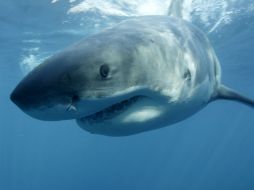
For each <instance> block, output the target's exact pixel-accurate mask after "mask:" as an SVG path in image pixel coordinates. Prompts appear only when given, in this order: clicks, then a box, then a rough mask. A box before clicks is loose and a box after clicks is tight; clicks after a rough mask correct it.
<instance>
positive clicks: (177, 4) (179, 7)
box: [168, 0, 183, 18]
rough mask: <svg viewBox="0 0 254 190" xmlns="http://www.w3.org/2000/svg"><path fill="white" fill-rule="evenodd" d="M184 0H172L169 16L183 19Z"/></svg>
mask: <svg viewBox="0 0 254 190" xmlns="http://www.w3.org/2000/svg"><path fill="white" fill-rule="evenodd" d="M182 11H183V0H172V1H171V3H170V5H169V8H168V16H174V17H177V18H183V13H182Z"/></svg>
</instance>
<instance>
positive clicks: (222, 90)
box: [215, 85, 254, 108]
mask: <svg viewBox="0 0 254 190" xmlns="http://www.w3.org/2000/svg"><path fill="white" fill-rule="evenodd" d="M217 93H218V94H217V96H216V97H215V99H225V100H232V101H237V102H240V103H243V104H246V105H248V106H250V107H252V108H254V100H253V99H250V98H247V97H245V96H243V95H241V94H239V93H237V92H235V91H234V90H232V89H230V88H228V87H226V86H224V85H220V86H219V88H218V92H217Z"/></svg>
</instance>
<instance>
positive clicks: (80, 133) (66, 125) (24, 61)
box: [0, 0, 254, 190]
mask: <svg viewBox="0 0 254 190" xmlns="http://www.w3.org/2000/svg"><path fill="white" fill-rule="evenodd" d="M170 2H171V1H168V2H167V1H162V0H149V1H147V2H146V3H144V2H142V1H140V0H135V1H130V2H128V1H126V0H119V1H113V0H105V1H102V0H94V1H92V0H90V1H89V0H85V1H84V0H83V1H81V0H80V1H78V0H76V1H75V0H70V1H65V0H58V1H57V0H53V1H52V0H45V1H33V0H22V1H18V0H9V1H3V0H2V1H0V5H1V6H0V9H1V11H0V42H1V43H0V87H1V88H0V122H1V123H0V189H1V190H17V189H18V190H45V189H47V190H51V189H52V190H53V189H61V190H69V189H73V190H84V189H88V190H101V189H110V190H115V189H117V190H118V189H121V190H130V189H132V190H133V189H138V190H143V189H146V190H155V189H156V190H169V189H173V190H186V189H188V190H199V189H200V190H201V189H202V190H203V189H206V190H214V189H217V190H220V189H221V190H225V189H230V190H238V189H245V190H252V189H254V177H253V176H254V163H253V160H254V149H253V145H254V138H253V136H254V117H253V115H254V110H253V109H251V108H249V107H246V106H245V105H241V104H239V103H235V102H227V101H217V102H214V103H211V104H210V105H208V106H207V107H206V108H205V109H203V110H202V111H200V112H199V113H197V114H196V115H194V116H193V117H191V118H189V119H187V120H185V121H183V122H181V123H178V124H175V125H173V126H170V127H166V128H164V129H160V130H155V131H151V132H147V133H142V134H138V135H133V136H129V137H114V138H113V137H105V136H99V135H92V134H89V133H87V132H86V131H84V130H82V129H80V128H79V127H77V125H76V124H75V122H74V121H62V122H42V121H38V120H35V119H33V118H30V117H29V116H27V115H25V114H24V113H23V112H21V111H20V110H19V109H18V108H17V107H16V106H15V105H14V104H13V103H11V102H10V100H9V95H10V92H11V91H12V90H13V88H14V87H15V86H16V84H17V83H18V82H19V81H20V80H21V79H22V78H23V77H24V76H25V74H27V73H28V72H29V71H30V70H31V69H32V68H33V67H34V66H36V65H37V64H39V63H40V62H41V61H42V60H43V59H45V58H46V57H48V56H50V55H52V54H53V53H55V52H57V51H59V50H61V49H62V48H64V47H66V46H68V45H70V44H71V43H73V42H76V41H78V40H80V39H81V38H83V37H86V36H89V35H92V34H93V33H96V32H98V31H100V30H102V29H103V28H105V27H109V26H112V25H114V24H116V23H118V22H119V21H121V20H123V19H126V18H129V17H131V16H139V15H148V14H166V11H167V8H166V6H165V5H169V3H170ZM182 11H183V12H184V19H186V20H189V21H190V22H193V23H194V24H196V25H198V26H199V27H200V28H202V29H203V30H204V31H205V32H206V33H207V35H208V36H209V38H210V40H211V42H212V44H213V46H214V49H215V51H216V52H217V55H218V57H219V59H220V62H221V66H222V71H223V79H222V81H223V83H225V84H227V85H228V86H230V87H232V88H234V89H236V90H238V91H240V92H242V93H243V94H245V95H247V96H249V97H253V98H254V89H253V84H254V75H253V73H254V53H253V52H254V32H253V31H254V3H253V2H252V0H244V1H236V0H228V1H217V0H214V1H212V0H210V1H209V0H206V1H201V0H192V1H191V0H185V1H183V6H182Z"/></svg>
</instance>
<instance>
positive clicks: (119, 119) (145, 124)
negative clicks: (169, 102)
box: [76, 95, 166, 136]
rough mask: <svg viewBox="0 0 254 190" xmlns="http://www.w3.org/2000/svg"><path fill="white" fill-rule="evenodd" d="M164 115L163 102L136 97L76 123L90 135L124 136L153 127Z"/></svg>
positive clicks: (142, 96)
mask: <svg viewBox="0 0 254 190" xmlns="http://www.w3.org/2000/svg"><path fill="white" fill-rule="evenodd" d="M165 113H166V109H165V102H161V101H156V100H155V99H154V98H151V97H149V96H144V95H136V96H132V97H130V98H128V99H124V100H122V101H120V102H118V103H114V104H111V105H109V106H108V107H106V108H103V109H102V110H100V111H98V112H95V113H93V114H91V115H87V116H84V117H81V118H79V119H77V120H76V121H77V123H78V125H79V126H80V127H81V128H83V129H85V130H86V131H89V132H91V133H96V134H103V135H107V136H126V135H131V134H135V133H138V131H139V130H143V129H144V128H149V127H153V126H154V125H155V123H156V122H158V121H159V120H160V119H161V118H162V117H164V116H165Z"/></svg>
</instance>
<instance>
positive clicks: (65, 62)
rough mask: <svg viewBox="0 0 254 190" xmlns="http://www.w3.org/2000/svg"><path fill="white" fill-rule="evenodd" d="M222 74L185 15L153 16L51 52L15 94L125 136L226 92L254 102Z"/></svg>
mask: <svg viewBox="0 0 254 190" xmlns="http://www.w3.org/2000/svg"><path fill="white" fill-rule="evenodd" d="M220 78H221V72H220V65H219V62H218V59H217V57H216V55H215V53H214V50H213V48H212V46H211V44H210V42H209V40H208V39H207V37H206V36H205V34H204V33H203V32H201V31H200V30H199V29H197V28H196V27H195V26H193V25H192V24H190V23H188V22H186V21H183V20H181V19H177V18H173V17H168V16H146V17H137V18H133V19H130V20H127V21H123V22H122V23H120V24H119V25H117V26H115V27H113V28H110V29H107V30H105V31H102V32H100V33H98V34H96V35H94V36H91V37H89V38H87V39H84V40H82V41H80V42H79V43H77V44H75V45H73V46H71V47H70V48H67V49H66V50H64V51H63V52H61V53H59V54H57V55H55V56H53V57H52V58H50V59H48V60H46V61H45V63H43V64H42V65H41V66H39V67H38V68H36V69H35V70H34V71H32V72H31V73H30V74H29V75H28V76H27V77H26V78H25V79H24V80H23V81H22V82H21V83H20V84H19V85H18V87H17V88H16V89H15V91H14V92H13V93H12V96H11V98H12V100H13V101H14V102H15V103H16V104H17V105H18V106H19V107H20V108H21V109H23V110H24V111H25V112H26V113H28V114H29V115H31V116H33V117H35V118H38V119H42V120H62V119H76V120H77V123H78V124H79V125H80V126H81V127H82V128H83V129H85V130H87V131H90V132H92V133H97V134H103V135H111V136H124V135H131V134H135V133H139V132H143V131H148V130H153V129H157V128H161V127H164V126H168V125H171V124H173V123H176V122H179V121H181V120H184V119H186V118H187V117H189V116H191V115H192V114H194V113H196V112H197V111H199V110H200V109H202V108H203V107H204V106H206V105H207V104H208V103H209V102H211V101H213V100H216V99H219V98H223V99H234V100H237V101H240V102H243V103H246V104H248V105H251V106H253V105H254V103H253V101H252V100H250V99H247V98H245V97H242V96H240V95H239V94H237V93H235V92H233V91H231V90H230V89H228V88H226V87H224V86H223V85H221V83H220Z"/></svg>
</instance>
